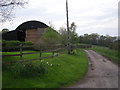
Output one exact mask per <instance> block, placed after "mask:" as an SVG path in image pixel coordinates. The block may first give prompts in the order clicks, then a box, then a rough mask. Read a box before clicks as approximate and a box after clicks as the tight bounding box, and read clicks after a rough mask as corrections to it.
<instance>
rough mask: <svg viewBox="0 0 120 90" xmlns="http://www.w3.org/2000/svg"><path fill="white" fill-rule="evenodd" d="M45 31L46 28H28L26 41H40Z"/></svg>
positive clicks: (35, 42) (36, 42)
mask: <svg viewBox="0 0 120 90" xmlns="http://www.w3.org/2000/svg"><path fill="white" fill-rule="evenodd" d="M43 33H44V28H38V29H28V30H26V37H25V41H31V42H33V43H34V44H38V43H40V37H41V36H42V34H43Z"/></svg>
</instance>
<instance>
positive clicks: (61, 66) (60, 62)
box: [2, 50, 88, 88]
mask: <svg viewBox="0 0 120 90" xmlns="http://www.w3.org/2000/svg"><path fill="white" fill-rule="evenodd" d="M14 53H17V52H14ZM4 54H5V53H4ZM48 54H50V53H48ZM37 56H38V55H37V54H36V55H35V54H34V55H29V56H27V55H25V56H24V58H25V59H30V58H36V57H37ZM4 60H5V61H6V60H8V61H9V60H19V57H16V58H15V57H11V58H3V61H4ZM42 62H43V63H44V64H45V66H46V68H47V73H45V74H42V75H40V76H37V75H36V76H35V77H32V78H14V77H13V75H11V72H10V71H9V70H5V71H3V78H2V86H3V88H60V87H66V86H68V85H71V84H73V83H75V82H76V81H78V80H80V79H82V78H83V77H84V76H85V74H86V72H87V70H88V59H87V56H86V53H85V52H84V51H83V50H77V55H68V54H67V53H64V54H59V56H57V57H53V58H49V59H43V60H42ZM32 63H36V64H38V63H41V61H40V60H38V61H32ZM51 64H52V66H51Z"/></svg>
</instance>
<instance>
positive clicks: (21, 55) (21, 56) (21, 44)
mask: <svg viewBox="0 0 120 90" xmlns="http://www.w3.org/2000/svg"><path fill="white" fill-rule="evenodd" d="M20 62H22V44H20Z"/></svg>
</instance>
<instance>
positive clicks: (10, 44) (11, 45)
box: [2, 40, 33, 52]
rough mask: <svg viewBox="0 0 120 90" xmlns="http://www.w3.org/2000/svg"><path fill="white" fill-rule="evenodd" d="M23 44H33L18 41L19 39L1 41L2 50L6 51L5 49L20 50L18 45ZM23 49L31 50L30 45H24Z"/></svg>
mask: <svg viewBox="0 0 120 90" xmlns="http://www.w3.org/2000/svg"><path fill="white" fill-rule="evenodd" d="M21 44H22V45H24V46H30V45H33V44H32V42H20V41H6V40H3V41H2V51H4V52H6V51H19V50H20V47H18V46H20V45H21ZM23 49H24V50H31V49H33V48H32V47H24V48H23Z"/></svg>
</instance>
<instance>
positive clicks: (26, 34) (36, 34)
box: [2, 20, 48, 44]
mask: <svg viewBox="0 0 120 90" xmlns="http://www.w3.org/2000/svg"><path fill="white" fill-rule="evenodd" d="M47 27H48V26H47V25H46V24H44V23H42V22H40V21H35V20H34V21H27V22H24V23H22V24H21V25H19V26H18V27H17V28H16V29H15V30H13V31H9V32H7V33H3V34H2V39H3V40H18V41H31V42H33V43H34V44H37V43H39V42H40V36H41V35H42V34H43V32H44V30H45V29H46V28H47Z"/></svg>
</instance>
